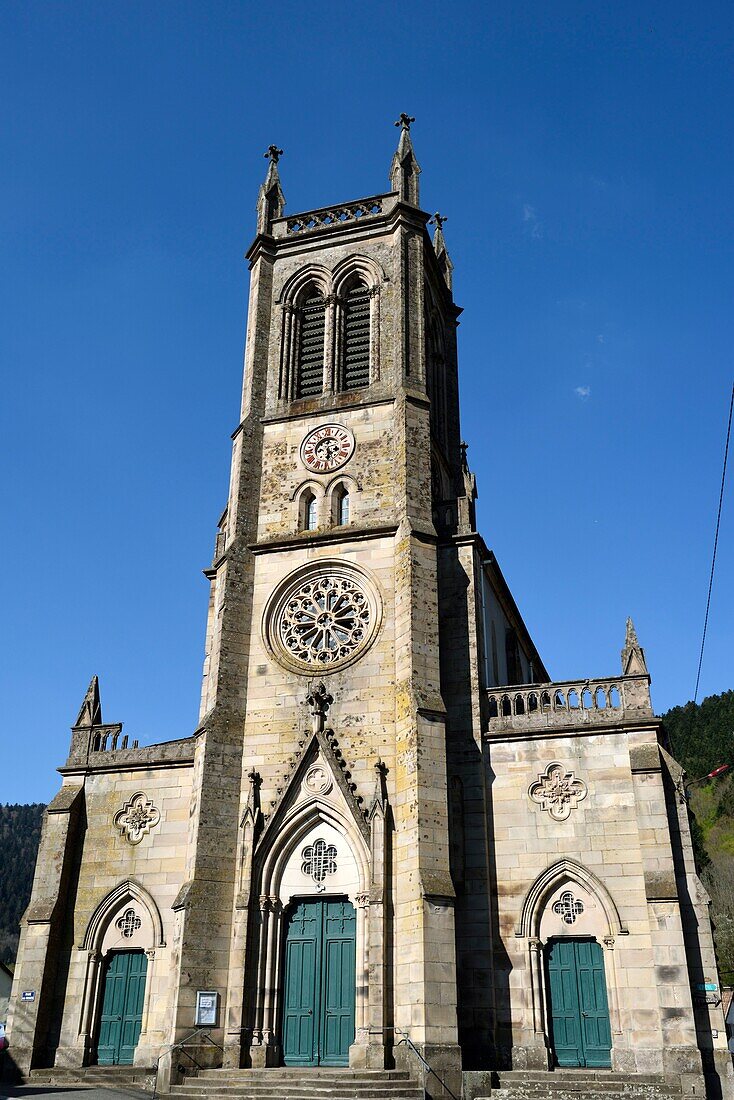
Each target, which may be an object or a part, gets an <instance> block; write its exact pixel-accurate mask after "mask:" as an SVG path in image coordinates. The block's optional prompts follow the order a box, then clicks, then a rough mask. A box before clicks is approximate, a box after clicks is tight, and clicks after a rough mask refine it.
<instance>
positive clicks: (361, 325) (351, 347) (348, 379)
mask: <svg viewBox="0 0 734 1100" xmlns="http://www.w3.org/2000/svg"><path fill="white" fill-rule="evenodd" d="M343 308H344V355H343V365H342V371H341V380H340V381H341V385H340V387H339V388H340V389H342V390H356V389H359V388H360V387H361V386H368V385H369V381H370V292H369V290H368V288H367V287H366V286H364V284H362V283H358V284H357V285H356V286H353V287H352V289H351V290H349V291H347V294H346V297H345V299H344V307H343Z"/></svg>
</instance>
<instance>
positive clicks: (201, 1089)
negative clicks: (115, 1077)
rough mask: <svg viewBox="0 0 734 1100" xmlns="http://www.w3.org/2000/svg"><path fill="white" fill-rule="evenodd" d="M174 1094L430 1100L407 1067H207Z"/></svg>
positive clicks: (254, 1099)
mask: <svg viewBox="0 0 734 1100" xmlns="http://www.w3.org/2000/svg"><path fill="white" fill-rule="evenodd" d="M170 1095H171V1096H172V1097H178V1096H191V1097H201V1098H204V1097H207V1096H208V1097H220V1096H221V1097H227V1096H232V1097H237V1098H239V1100H425V1092H424V1091H423V1089H422V1088H420V1087H419V1086H418V1085H416V1083H415V1081H413V1080H411V1078H410V1076H409V1074H407V1073H404V1072H402V1071H401V1070H355V1069H328V1068H326V1067H325V1066H321V1067H319V1068H318V1069H299V1068H295V1067H286V1068H279V1069H241V1070H227V1069H206V1070H202V1071H201V1072H200V1073H199V1074H198V1076H197V1077H195V1078H188V1079H187V1081H186V1083H185V1084H182V1085H173V1086H171V1092H170Z"/></svg>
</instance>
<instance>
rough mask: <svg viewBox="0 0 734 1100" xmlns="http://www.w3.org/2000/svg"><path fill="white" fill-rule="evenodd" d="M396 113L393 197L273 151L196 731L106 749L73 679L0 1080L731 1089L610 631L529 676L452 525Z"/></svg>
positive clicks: (446, 297) (433, 1090) (518, 625)
mask: <svg viewBox="0 0 734 1100" xmlns="http://www.w3.org/2000/svg"><path fill="white" fill-rule="evenodd" d="M411 122H412V120H411V119H409V118H408V117H407V116H402V117H401V120H400V123H399V125H400V138H399V144H398V148H397V151H396V153H395V155H394V158H393V161H392V165H391V169H390V191H389V192H388V193H385V194H380V195H376V196H373V197H370V198H367V199H362V200H359V201H355V202H347V203H343V204H341V205H337V206H331V207H327V208H323V209H320V210H312V211H307V212H305V213H302V214H298V215H292V216H285V214H284V197H283V192H282V190H281V184H280V179H279V173H278V159H279V156H280V150H278V149H276V148H275V147H274V146H272V147H271V148H270V150H269V152H268V154H267V155H268V157H269V167H268V171H267V176H266V180H265V182H264V184H263V186H262V188H261V190H260V195H259V200H258V205H257V235H256V237H255V240H254V242H253V244H252V245H251V247H250V249H249V252H248V254H247V256H248V259H249V262H250V268H251V286H250V297H249V320H248V329H247V340H246V347H245V361H244V385H243V398H242V407H241V412H240V417H239V424H238V427H237V429H236V431H235V432H234V435H233V449H232V466H231V483H230V490H229V498H228V502H227V507H226V509H225V511H224V513H223V515H222V518H221V520H220V522H219V527H218V533H217V536H216V547H215V553H214V559H213V562H212V564H211V567H210V568H209V569H207V570H206V576H207V578H208V581H209V584H210V600H209V612H208V622H207V629H206V647H205V654H206V656H205V663H204V677H203V687H202V701H201V713H200V722H199V726H198V728H197V729H196V730H195V731H194V733H193V734H192V736H190V737H187V738H184V739H181V740H177V741H172V742H167V743H164V744H158V745H147V746H142V747H141V746H138V744H137V743H136V742H133V743H132V744H129V743H128V739H127V737H123V735H122V727H121V726H120V725H110V724H107V723H105V722H103V719H102V710H101V704H100V697H99V688H98V684H97V681H96V679H95V680H93V681H92V684H91V685H90V688H89V691H88V693H87V695H86V697H85V699H84V702H83V705H82V708H81V711H80V714H79V717H78V719H77V721H76V723H75V725H74V727H73V730H72V737H71V746H70V751H69V755H68V759H67V760H66V763H65V764H64V766H63V767H62V768H61V769H60V770H61V774H62V777H63V779H62V785H61V789H60V791H59V793H58V794H57V795H56V797H55V798H54V800H53V801H52V802H51V804H50V805H49V807H48V811H47V814H46V819H45V824H44V829H43V836H42V842H41V850H40V855H39V861H38V867H37V870H36V877H35V882H34V886H33V895H32V899H31V902H30V906H29V908H28V910H27V912H26V914H25V916H24V919H23V927H22V938H21V947H20V953H19V958H18V965H17V970H16V980H15V985H14V991H13V997H12V1003H11V1010H10V1019H9V1027H8V1032H9V1037H10V1043H11V1053H12V1057H13V1060H14V1063H15V1065H16V1066H17V1068H18V1070H19V1072H21V1073H23V1074H26V1075H27V1074H28V1073H29V1072H30V1071H31V1070H32V1069H33V1068H37V1067H50V1066H55V1067H59V1068H68V1069H78V1068H81V1067H84V1066H88V1065H93V1064H100V1065H115V1064H134V1065H137V1066H152V1065H154V1064H155V1063H156V1062H157V1061H159V1062H160V1083H161V1084H162V1085H163V1086H164V1087H165V1086H166V1085H167V1083H170V1082H173V1083H174V1084H175V1081H176V1078H177V1073H178V1070H177V1066H178V1064H179V1063H180V1061H181V1059H180V1058H179V1057H178V1055H177V1054H175V1053H172V1051H171V1048H172V1047H173V1046H174V1044H178V1043H181V1042H182V1041H186V1042H187V1043H188V1044H189V1045H188V1047H187V1049H188V1050H189V1051H194V1052H195V1056H196V1059H197V1061H198V1063H199V1065H201V1066H207V1065H208V1066H212V1067H216V1066H222V1067H224V1068H225V1069H226V1070H227V1071H229V1072H230V1074H234V1075H236V1074H237V1073H238V1072H239V1073H240V1074H241V1075H243V1076H244V1075H245V1074H247V1073H251V1072H252V1071H253V1070H266V1069H271V1068H272V1070H273V1072H274V1073H277V1072H278V1067H282V1066H284V1065H285V1066H286V1067H300V1068H302V1070H303V1073H304V1074H307V1073H309V1072H312V1071H315V1070H317V1069H318V1068H319V1067H335V1068H336V1067H351V1068H352V1069H353V1070H365V1071H367V1070H373V1071H378V1070H384V1069H386V1068H389V1067H390V1066H392V1065H394V1064H396V1063H397V1064H398V1065H399V1066H403V1067H404V1068H406V1069H407V1070H408V1071H409V1072H410V1073H411V1075H412V1076H413V1077H415V1078H416V1079H417V1080H418V1082H419V1084H420V1085H421V1086H423V1087H425V1088H426V1089H427V1091H428V1094H429V1095H430V1096H436V1097H437V1096H443V1095H446V1096H448V1095H449V1094H450V1093H453V1094H454V1095H455V1096H460V1095H462V1089H463V1095H464V1096H465V1097H467V1098H472V1097H475V1096H485V1095H489V1089H490V1087H491V1084H492V1080H495V1083H496V1073H498V1072H499V1073H501V1072H505V1073H507V1074H508V1077H507V1080H508V1081H509V1082H510V1083H511V1081H512V1079H513V1078H512V1074H513V1073H520V1071H522V1072H523V1073H525V1074H528V1073H531V1074H532V1072H533V1071H535V1072H536V1073H539V1074H540V1075H541V1077H542V1074H544V1073H545V1074H548V1075H549V1076H550V1071H552V1070H555V1072H556V1073H558V1072H559V1070H563V1069H565V1068H574V1067H579V1068H586V1069H594V1070H598V1071H599V1073H600V1074H603V1073H604V1072H605V1071H608V1073H609V1074H617V1075H624V1076H625V1077H626V1078H628V1079H629V1080H630V1081H634V1080H635V1079H636V1078H639V1080H640V1082H649V1081H654V1082H658V1083H663V1082H665V1083H667V1085H669V1086H670V1087H671V1089H672V1090H673V1091H672V1093H671V1095H684V1096H691V1097H694V1096H695V1097H702V1096H704V1095H711V1096H714V1095H724V1096H732V1095H734V1091H733V1090H732V1084H731V1059H730V1057H729V1055H728V1053H727V1050H726V1037H725V1028H724V1022H723V1018H722V1014H721V1009H720V1006H719V998H718V978H717V973H716V964H715V958H714V952H713V941H712V934H711V925H710V920H709V914H708V900H707V897H706V895H705V892H704V890H703V888H702V886H701V884H700V882H699V880H698V878H697V875H696V872H695V868H694V864H693V856H692V849H691V842H690V831H689V823H688V814H687V806H686V798H685V788H684V777H683V775H682V772H681V769H680V768H679V766H678V765H677V764H676V762H675V761H674V760H673V759H672V757H671V756H670V754H669V752H668V749H667V747H666V740H665V735H664V731H663V730H662V729H661V726H660V723H659V721H658V719H656V718H655V716H654V714H653V710H652V706H651V702H650V692H649V684H650V677H649V675H648V670H647V666H646V663H645V657H644V653H643V650H642V649H641V647H640V645H639V644H638V641H637V638H636V636H635V632H634V628H633V627H632V624H631V623H628V626H627V635H626V639H625V645H624V649H623V651H622V668H621V674H620V675H618V676H612V677H606V678H602V679H598V680H589V679H580V680H577V681H574V682H571V683H553V682H551V680H550V677H549V675H548V672H547V671H546V668H545V666H544V664H543V662H542V660H541V658H540V657H539V655H538V653H537V651H536V649H535V646H534V644H533V642H532V639H531V638H530V636H529V634H528V631H527V629H526V627H525V625H524V623H523V620H522V618H521V616H520V613H519V611H518V608H517V606H516V604H515V601H514V599H513V597H512V595H511V593H510V591H509V589H508V587H507V585H506V583H505V581H504V578H503V576H502V573H501V571H500V568H499V565H498V563H497V561H496V559H495V557H494V555H493V554H492V552H491V551H490V550H489V549H488V548H487V546H486V545H485V543H484V541H483V540H482V538H481V536H480V535H479V534H478V533H477V531H476V526H475V515H474V502H475V497H476V487H475V482H474V478H473V476H472V474H471V472H470V470H469V467H468V464H467V456H466V448H465V446H464V445H463V443H462V441H461V434H460V428H459V401H458V373H457V340H456V336H457V323H458V316H459V313H460V309H459V308H458V307H457V306H456V305H455V303H454V300H453V296H452V264H451V261H450V259H449V255H448V252H447V250H446V244H445V240H444V234H443V230H442V222H443V220H444V219H442V218H441V217H440V216H439V215H435V216H434V217H433V219H431V223H432V225H433V226H434V232H433V237H432V239H431V237H430V236H429V233H428V229H427V226H428V224H429V217H428V215H427V214H426V213H424V212H423V211H422V210H421V208H420V204H419V175H420V167H419V165H418V162H417V160H416V156H415V152H414V149H413V146H412V141H411V134H410V123H411ZM508 685H511V686H508ZM192 1033H194V1034H193V1036H192ZM187 1037H190V1038H187ZM406 1040H409V1043H408V1042H407V1041H406ZM427 1066H430V1067H431V1070H432V1071H433V1072H432V1073H430V1074H429V1073H427V1069H426V1067H427ZM493 1073H495V1077H494V1078H493ZM253 1079H254V1078H253ZM274 1079H275V1078H274ZM439 1079H440V1081H442V1082H443V1084H441V1083H438V1082H439ZM202 1089H203V1086H202ZM717 1089H719V1090H720V1091H719V1092H717V1091H716V1090H717ZM707 1090H708V1091H707ZM721 1090H723V1091H721ZM200 1094H201V1095H203V1094H204V1092H203V1091H202V1092H201V1093H200ZM507 1095H510V1094H509V1093H508V1094H507ZM630 1095H632V1093H630ZM640 1095H642V1093H641V1094H640ZM656 1095H658V1094H657V1093H656ZM660 1095H662V1093H661V1094H660Z"/></svg>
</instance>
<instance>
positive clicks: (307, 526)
mask: <svg viewBox="0 0 734 1100" xmlns="http://www.w3.org/2000/svg"><path fill="white" fill-rule="evenodd" d="M317 523H318V514H317V511H316V497H315V496H314V494H313V493H311V492H306V493H304V494H303V496H302V497H301V530H302V531H315V530H316V526H317Z"/></svg>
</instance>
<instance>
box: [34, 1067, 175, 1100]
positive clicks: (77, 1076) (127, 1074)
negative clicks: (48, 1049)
mask: <svg viewBox="0 0 734 1100" xmlns="http://www.w3.org/2000/svg"><path fill="white" fill-rule="evenodd" d="M27 1080H28V1084H30V1085H57V1086H58V1085H65V1086H66V1087H67V1088H73V1087H77V1088H78V1087H79V1086H80V1085H83V1086H85V1087H88V1088H98V1089H121V1090H123V1091H128V1092H131V1093H135V1092H139V1093H140V1095H141V1096H142V1095H143V1094H144V1092H148V1093H150V1092H152V1091H153V1082H154V1080H155V1068H153V1069H150V1068H146V1067H145V1066H86V1067H85V1068H84V1069H62V1068H61V1067H60V1066H54V1067H52V1068H51V1069H32V1070H31V1072H30V1074H29V1076H28V1079H27Z"/></svg>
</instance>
